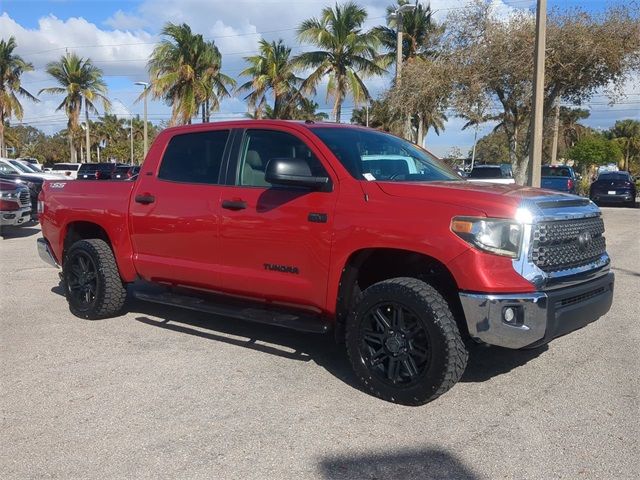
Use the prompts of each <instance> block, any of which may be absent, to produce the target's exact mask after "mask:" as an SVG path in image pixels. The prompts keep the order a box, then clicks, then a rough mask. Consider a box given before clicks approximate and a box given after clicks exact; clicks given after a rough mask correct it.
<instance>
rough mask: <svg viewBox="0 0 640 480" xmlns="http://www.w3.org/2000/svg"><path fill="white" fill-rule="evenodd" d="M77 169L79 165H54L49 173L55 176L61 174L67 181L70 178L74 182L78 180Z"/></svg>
mask: <svg viewBox="0 0 640 480" xmlns="http://www.w3.org/2000/svg"><path fill="white" fill-rule="evenodd" d="M79 169H80V164H79V163H54V164H53V166H52V167H51V169H50V170H49V171H50V172H52V173H56V174H62V175H64V176H65V178H67V179H69V178H71V179H73V180H75V179H77V178H78V170H79Z"/></svg>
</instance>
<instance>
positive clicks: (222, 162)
mask: <svg viewBox="0 0 640 480" xmlns="http://www.w3.org/2000/svg"><path fill="white" fill-rule="evenodd" d="M213 132H228V135H227V140H226V142H225V145H224V150H223V152H222V159H221V160H220V169H219V171H218V181H217V182H216V183H211V182H185V181H182V180H171V179H168V178H162V177H161V176H160V169H161V168H162V163H163V162H164V157H165V155H166V154H167V150H168V149H169V145H170V143H171V142H172V141H173V139H174V138H176V137H181V136H185V135H193V134H199V133H213ZM233 133H234V129H233V128H229V127H226V128H207V129H202V130H195V131H187V132H176V133H175V134H174V135H171V136H170V137H169V138H168V139H167V142H166V144H165V147H164V149H163V151H162V156H161V157H160V161H159V162H158V167H157V169H156V174H155V177H156V180H157V181H159V182H167V183H177V184H180V185H210V186H213V187H215V186H220V185H225V180H226V179H225V177H224V175H225V166H226V164H227V158H228V156H229V151H230V147H231V139H232V137H233Z"/></svg>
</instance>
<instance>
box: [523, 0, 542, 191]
mask: <svg viewBox="0 0 640 480" xmlns="http://www.w3.org/2000/svg"><path fill="white" fill-rule="evenodd" d="M546 34H547V0H538V5H537V9H536V53H535V60H534V66H535V72H536V73H535V79H534V82H533V119H532V121H533V129H532V132H531V149H530V151H529V165H528V172H527V173H528V175H527V185H529V186H531V187H539V186H540V176H541V169H542V130H543V122H544V61H545V55H544V49H545V47H546Z"/></svg>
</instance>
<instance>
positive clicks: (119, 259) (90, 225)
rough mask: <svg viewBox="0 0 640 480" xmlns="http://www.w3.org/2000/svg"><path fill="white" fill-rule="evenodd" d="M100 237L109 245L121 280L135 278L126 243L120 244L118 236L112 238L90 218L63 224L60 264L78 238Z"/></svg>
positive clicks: (128, 280)
mask: <svg viewBox="0 0 640 480" xmlns="http://www.w3.org/2000/svg"><path fill="white" fill-rule="evenodd" d="M89 239H100V240H103V241H105V242H106V243H107V245H109V248H111V251H112V252H113V256H114V257H115V259H116V264H117V266H118V270H119V272H120V276H121V278H122V280H123V281H125V282H130V281H133V280H134V279H135V278H136V272H135V268H134V266H133V262H132V260H131V257H132V255H131V253H132V252H131V251H130V250H131V249H130V248H127V245H120V243H121V241H120V240H119V239H118V238H113V235H110V234H109V231H108V229H107V228H105V227H104V226H103V225H101V224H100V223H98V222H95V221H90V220H74V221H71V222H69V223H67V224H66V225H65V228H64V237H63V241H62V254H61V262H62V263H61V265H63V264H64V261H65V257H66V255H67V252H68V251H69V249H70V248H71V246H72V245H73V244H74V243H76V242H78V241H79V240H89Z"/></svg>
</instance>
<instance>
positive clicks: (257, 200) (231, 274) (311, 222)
mask: <svg viewBox="0 0 640 480" xmlns="http://www.w3.org/2000/svg"><path fill="white" fill-rule="evenodd" d="M282 157H293V158H304V159H306V160H307V161H308V162H309V163H310V164H311V165H312V170H315V172H314V174H316V175H328V176H329V177H330V178H331V177H332V176H333V177H335V175H334V173H333V172H332V171H331V170H330V168H328V165H323V164H322V162H321V161H320V155H319V152H317V151H315V150H314V147H309V146H308V143H307V141H306V140H305V138H304V136H303V134H301V133H300V132H298V131H297V130H293V129H287V128H286V127H278V129H249V130H245V131H244V132H243V133H242V134H241V135H238V136H237V142H235V144H234V149H233V153H232V155H231V157H230V159H229V170H228V177H227V183H229V185H227V186H224V187H222V196H221V202H220V206H221V210H220V249H221V252H222V254H221V256H220V269H219V272H220V281H221V285H220V286H221V289H222V290H225V291H227V292H229V293H235V294H240V295H247V296H251V297H258V298H262V299H268V300H276V301H282V302H286V303H292V304H296V305H305V306H311V307H317V308H320V309H322V308H324V307H325V300H326V287H327V277H328V272H329V260H330V252H331V243H332V237H331V232H332V224H333V212H334V208H335V204H336V199H337V195H338V192H337V184H336V183H335V178H334V179H333V180H332V186H331V188H330V189H329V190H328V191H312V190H308V189H301V188H295V187H279V186H278V187H277V186H271V185H270V184H269V183H268V182H267V181H266V180H265V178H264V174H265V168H266V166H267V164H268V162H269V160H271V159H272V158H282Z"/></svg>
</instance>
